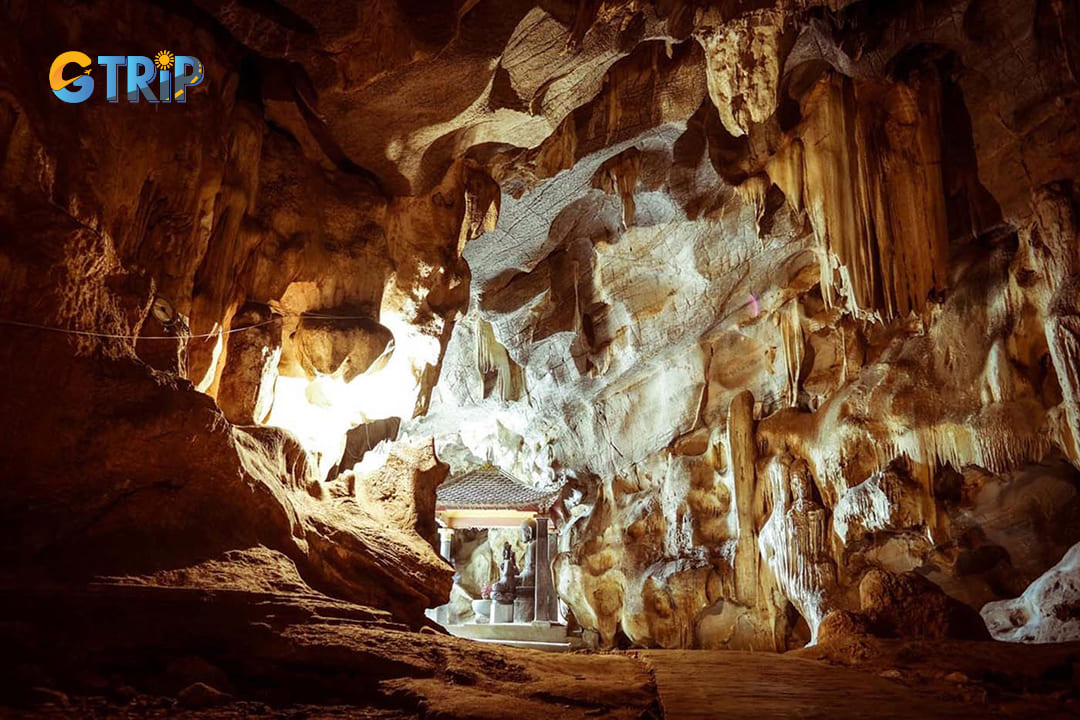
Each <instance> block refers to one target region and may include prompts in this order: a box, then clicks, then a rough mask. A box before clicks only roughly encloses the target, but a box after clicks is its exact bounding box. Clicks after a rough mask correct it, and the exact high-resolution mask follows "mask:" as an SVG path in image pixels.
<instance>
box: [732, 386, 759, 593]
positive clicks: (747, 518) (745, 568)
mask: <svg viewBox="0 0 1080 720" xmlns="http://www.w3.org/2000/svg"><path fill="white" fill-rule="evenodd" d="M728 451H729V452H730V453H731V462H730V465H731V470H732V475H733V476H734V478H735V508H736V516H737V517H738V521H739V540H738V544H737V545H736V546H735V592H736V597H737V598H738V601H739V604H740V605H745V606H746V607H753V606H754V604H755V602H756V601H757V555H758V548H757V538H756V537H755V535H754V485H755V476H754V473H755V468H754V464H755V462H756V461H757V450H756V448H755V447H754V396H753V395H752V394H751V393H750V391H749V390H744V391H743V392H741V393H739V394H738V395H736V396H735V397H734V398H733V399H732V401H731V407H730V408H729V409H728Z"/></svg>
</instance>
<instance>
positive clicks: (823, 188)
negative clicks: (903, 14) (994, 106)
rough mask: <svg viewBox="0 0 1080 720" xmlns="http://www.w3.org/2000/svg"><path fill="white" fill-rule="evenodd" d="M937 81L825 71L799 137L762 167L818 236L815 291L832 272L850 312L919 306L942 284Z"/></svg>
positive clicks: (828, 294) (829, 286)
mask: <svg viewBox="0 0 1080 720" xmlns="http://www.w3.org/2000/svg"><path fill="white" fill-rule="evenodd" d="M940 102H941V88H940V84H939V82H938V80H937V78H936V76H934V75H933V74H930V73H924V74H923V75H920V76H918V78H917V79H915V80H913V81H911V84H905V83H899V82H896V83H882V82H879V81H870V80H858V81H853V80H851V79H848V78H845V77H842V76H839V75H829V76H826V77H825V78H823V79H822V80H820V81H819V82H818V84H817V85H816V86H815V87H814V89H813V90H812V91H811V92H810V93H809V95H808V97H807V99H806V100H805V101H804V112H803V114H804V118H805V119H804V120H803V122H802V124H801V125H800V127H799V130H798V133H799V137H798V138H797V139H793V140H792V141H791V142H789V143H788V144H787V145H785V146H783V147H782V148H781V149H780V151H779V152H778V153H777V154H776V156H775V157H774V158H773V160H772V161H771V162H770V163H769V166H768V172H769V175H770V177H771V179H772V180H773V182H775V183H776V184H777V185H778V186H779V187H780V188H781V189H782V190H783V191H784V193H785V195H787V197H788V201H789V202H790V203H791V204H792V206H793V207H796V208H798V207H800V206H804V207H805V210H806V212H807V215H808V216H809V219H810V223H811V225H812V227H813V229H814V235H815V237H816V238H817V241H818V253H819V262H820V265H821V288H822V295H823V297H824V299H825V301H826V303H827V304H831V303H832V302H833V300H834V289H833V282H834V280H833V278H834V275H835V274H837V273H838V274H839V276H840V278H841V280H842V291H843V293H844V295H845V296H846V302H847V306H848V308H849V309H850V310H851V311H852V312H857V313H862V314H871V315H873V314H877V315H880V316H881V317H882V318H883V319H886V320H888V319H892V318H894V317H898V316H903V315H906V314H908V313H909V312H916V313H919V312H922V310H923V309H924V308H925V306H926V302H927V299H928V298H929V297H930V296H931V295H932V294H936V293H940V292H941V291H943V290H944V288H945V284H946V272H947V254H946V248H947V246H948V228H947V226H946V211H945V195H944V190H943V188H942V179H941V147H940V135H941V131H940V125H941V121H940Z"/></svg>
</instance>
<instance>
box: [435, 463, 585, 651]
mask: <svg viewBox="0 0 1080 720" xmlns="http://www.w3.org/2000/svg"><path fill="white" fill-rule="evenodd" d="M560 491H561V488H556V489H554V490H537V489H536V488H532V487H530V486H529V485H527V484H525V483H524V482H522V481H521V480H518V479H517V478H515V477H513V476H512V475H510V474H509V473H507V472H505V471H504V470H502V469H500V468H498V467H495V466H494V465H492V464H491V463H485V464H484V465H482V466H480V467H478V468H475V469H473V470H470V471H469V472H466V473H463V474H461V475H458V476H456V477H452V478H450V479H449V480H447V481H446V482H444V483H443V484H442V485H441V486H439V489H438V491H437V494H436V503H435V516H436V520H437V521H438V523H439V539H440V553H441V554H442V556H443V558H445V559H446V561H447V562H449V563H450V564H451V565H452V566H453V567H454V569H455V571H456V572H455V575H454V589H453V591H452V593H451V602H450V603H447V604H446V605H443V606H441V607H439V608H436V610H435V612H434V614H433V618H434V619H435V620H436V621H437V622H439V623H440V624H441V625H443V626H444V627H445V628H446V629H447V630H448V631H449V632H450V633H451V634H453V635H457V636H459V637H468V638H472V639H475V640H485V641H489V642H500V643H505V644H511V645H521V646H526V647H532V646H536V647H539V648H540V649H569V647H570V646H571V644H572V643H571V642H570V639H569V638H568V636H567V633H566V625H565V624H564V623H562V622H561V621H560V617H559V601H558V596H557V594H556V592H555V585H554V581H553V577H552V571H551V563H552V560H553V559H554V556H555V554H556V548H557V541H556V538H557V535H556V529H555V528H554V527H553V525H552V521H551V517H552V516H551V512H550V511H551V507H552V506H553V505H554V504H555V502H556V501H557V500H558V498H559V495H560ZM455 538H457V542H455Z"/></svg>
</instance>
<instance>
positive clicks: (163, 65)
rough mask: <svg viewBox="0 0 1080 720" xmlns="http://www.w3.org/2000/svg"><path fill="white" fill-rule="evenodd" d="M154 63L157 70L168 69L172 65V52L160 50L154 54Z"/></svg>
mask: <svg viewBox="0 0 1080 720" xmlns="http://www.w3.org/2000/svg"><path fill="white" fill-rule="evenodd" d="M154 64H155V65H157V66H158V70H168V69H169V68H171V67H172V66H173V54H172V53H171V52H169V51H168V50H162V51H161V52H159V53H158V54H157V55H155V56H154Z"/></svg>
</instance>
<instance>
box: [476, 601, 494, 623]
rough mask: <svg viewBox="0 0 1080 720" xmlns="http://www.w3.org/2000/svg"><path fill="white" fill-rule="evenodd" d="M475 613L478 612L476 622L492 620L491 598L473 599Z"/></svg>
mask: <svg viewBox="0 0 1080 720" xmlns="http://www.w3.org/2000/svg"><path fill="white" fill-rule="evenodd" d="M472 609H473V613H475V614H476V622H483V623H486V622H490V620H491V600H484V599H480V600H473V601H472Z"/></svg>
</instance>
